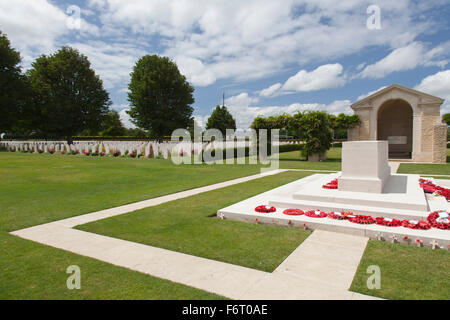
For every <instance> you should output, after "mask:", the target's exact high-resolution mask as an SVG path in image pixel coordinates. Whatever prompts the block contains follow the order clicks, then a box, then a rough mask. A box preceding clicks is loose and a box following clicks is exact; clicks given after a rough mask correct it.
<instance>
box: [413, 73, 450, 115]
mask: <svg viewBox="0 0 450 320" xmlns="http://www.w3.org/2000/svg"><path fill="white" fill-rule="evenodd" d="M414 89H416V90H419V91H423V92H425V93H428V94H431V95H434V96H437V97H439V98H442V99H445V102H444V104H443V105H442V106H441V114H444V113H448V112H450V70H444V71H441V72H438V73H435V74H433V75H430V76H428V77H426V78H424V79H423V80H422V81H421V82H420V83H419V84H418V85H417V86H415V87H414Z"/></svg>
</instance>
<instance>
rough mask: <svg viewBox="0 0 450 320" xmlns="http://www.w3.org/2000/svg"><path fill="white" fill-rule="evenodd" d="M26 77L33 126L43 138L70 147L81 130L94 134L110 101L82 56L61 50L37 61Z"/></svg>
mask: <svg viewBox="0 0 450 320" xmlns="http://www.w3.org/2000/svg"><path fill="white" fill-rule="evenodd" d="M27 74H28V77H29V80H30V83H31V86H32V89H33V92H34V94H35V97H34V100H35V101H34V103H35V108H36V111H37V112H36V119H35V120H36V123H35V126H36V128H38V129H40V131H41V132H42V133H43V134H44V135H45V136H47V137H55V138H56V137H57V138H66V139H67V140H68V142H69V143H71V142H72V137H73V136H74V135H76V134H78V133H79V132H81V131H83V130H93V131H95V130H98V127H99V125H100V124H101V123H102V121H103V119H104V117H105V115H106V113H107V112H108V110H109V109H108V107H109V105H111V101H110V100H109V95H108V92H107V91H106V90H105V89H104V88H103V82H102V80H101V79H100V77H99V76H98V75H96V74H95V72H94V70H92V69H91V64H90V62H89V60H88V58H87V57H86V56H85V55H82V54H80V53H79V52H78V51H77V50H76V49H73V48H70V47H63V48H62V49H60V50H59V51H57V52H56V53H55V54H53V55H50V56H46V55H42V56H40V57H39V58H37V59H36V61H35V62H34V63H33V64H32V68H31V69H30V70H29V71H28V73H27Z"/></svg>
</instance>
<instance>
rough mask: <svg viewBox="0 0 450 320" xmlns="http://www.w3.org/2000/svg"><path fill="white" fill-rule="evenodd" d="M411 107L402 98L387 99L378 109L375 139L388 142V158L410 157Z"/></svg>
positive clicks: (411, 135)
mask: <svg viewBox="0 0 450 320" xmlns="http://www.w3.org/2000/svg"><path fill="white" fill-rule="evenodd" d="M412 138H413V109H412V107H411V106H410V105H409V103H408V102H406V101H405V100H402V99H392V100H388V101H386V102H385V103H383V104H382V105H381V107H380V108H379V109H378V116H377V140H387V141H388V142H389V158H391V159H411V154H412Z"/></svg>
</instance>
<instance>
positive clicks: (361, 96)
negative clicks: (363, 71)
mask: <svg viewBox="0 0 450 320" xmlns="http://www.w3.org/2000/svg"><path fill="white" fill-rule="evenodd" d="M386 87H387V86H382V87H380V88H378V89H377V90H373V91H370V92H368V93H364V94H362V95H360V96H359V97H358V98H356V101H359V100H362V99H364V98H366V97H368V96H370V95H372V94H374V93H375V92H378V91H380V90H383V89H384V88H386Z"/></svg>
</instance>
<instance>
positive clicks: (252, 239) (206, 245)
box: [77, 172, 310, 272]
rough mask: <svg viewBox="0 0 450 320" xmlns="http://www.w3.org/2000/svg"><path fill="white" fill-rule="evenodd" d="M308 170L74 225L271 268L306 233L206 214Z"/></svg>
mask: <svg viewBox="0 0 450 320" xmlns="http://www.w3.org/2000/svg"><path fill="white" fill-rule="evenodd" d="M308 174H310V173H305V172H285V173H281V174H277V175H274V176H268V177H264V178H261V179H257V180H253V181H249V182H245V183H241V184H237V185H233V186H230V187H226V188H222V189H218V190H213V191H209V192H205V193H202V194H198V195H195V196H191V197H188V198H184V199H179V200H176V201H172V202H168V203H165V204H161V205H159V206H155V207H149V208H145V209H142V210H139V211H135V212H131V213H128V214H123V215H120V216H115V217H112V218H108V219H104V220H99V221H95V222H92V223H89V224H85V225H81V226H78V227H77V229H81V230H84V231H88V232H93V233H98V234H102V235H108V236H111V237H114V238H121V239H126V240H130V241H133V242H139V243H144V244H148V245H151V246H156V247H160V248H165V249H169V250H173V251H178V252H183V253H187V254H191V255H195V256H200V257H204V258H209V259H213V260H218V261H224V262H228V263H232V264H237V265H241V266H245V267H249V268H254V269H259V270H262V271H268V272H272V271H273V270H274V269H275V268H276V267H277V266H278V265H279V264H280V263H281V262H282V261H283V260H284V259H285V258H286V257H287V256H288V255H289V254H290V253H291V252H292V251H293V250H294V249H295V248H296V247H298V245H300V243H301V242H302V241H303V240H304V239H306V238H307V237H308V236H309V234H310V232H309V231H305V230H302V229H295V228H286V227H279V226H271V225H259V224H256V223H243V222H237V221H231V220H221V219H218V218H216V217H211V216H213V215H214V214H216V212H217V210H219V209H221V208H223V207H226V206H229V205H231V204H234V203H236V202H239V201H241V200H244V199H247V198H249V197H251V196H254V195H257V194H259V193H262V192H264V191H267V190H271V189H273V188H275V187H278V186H280V185H283V184H286V183H288V182H291V181H294V180H297V179H300V178H303V177H305V176H307V175H308Z"/></svg>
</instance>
